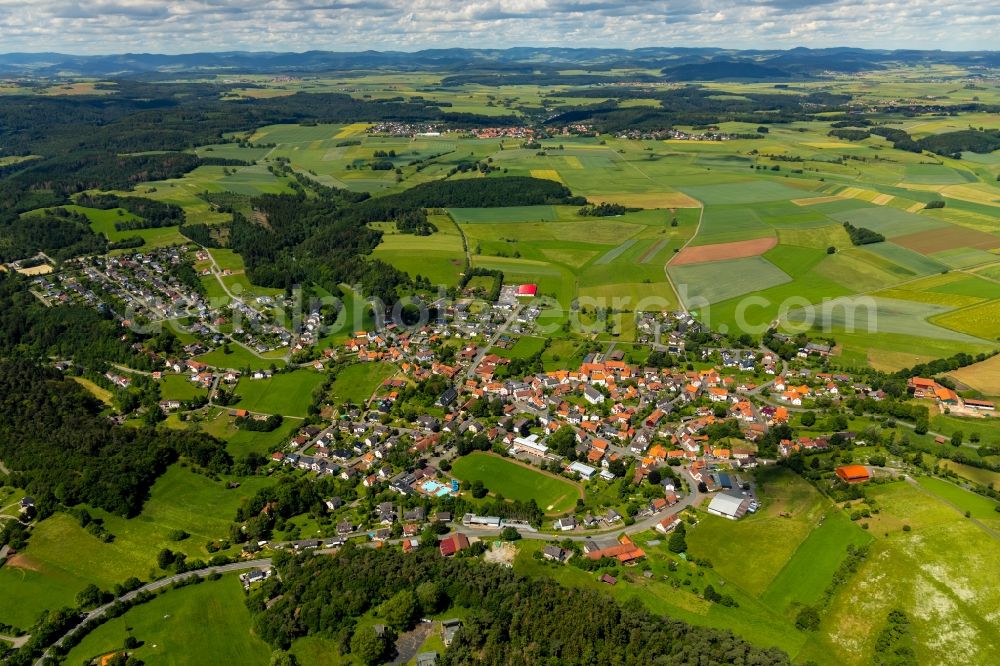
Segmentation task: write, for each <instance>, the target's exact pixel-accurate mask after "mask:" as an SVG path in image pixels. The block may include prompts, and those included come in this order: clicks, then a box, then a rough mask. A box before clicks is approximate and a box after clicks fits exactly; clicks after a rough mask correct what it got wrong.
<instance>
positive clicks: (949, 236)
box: [892, 226, 1000, 254]
mask: <svg viewBox="0 0 1000 666" xmlns="http://www.w3.org/2000/svg"><path fill="white" fill-rule="evenodd" d="M892 242H893V243H895V244H896V245H902V246H903V247H906V248H909V249H911V250H913V251H915V252H919V253H921V254H933V253H935V252H943V251H945V250H955V249H959V248H977V249H980V250H992V249H994V248H996V247H1000V236H994V235H993V234H988V233H984V232H982V231H977V230H975V229H968V228H966V227H958V226H956V227H953V228H951V229H949V230H948V231H947V233H942V232H941V231H939V230H935V229H931V230H928V231H919V232H917V233H914V234H906V235H904V236H896V237H895V238H893V239H892Z"/></svg>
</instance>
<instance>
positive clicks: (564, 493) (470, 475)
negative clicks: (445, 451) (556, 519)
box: [451, 451, 583, 515]
mask: <svg viewBox="0 0 1000 666" xmlns="http://www.w3.org/2000/svg"><path fill="white" fill-rule="evenodd" d="M451 474H452V475H453V476H455V478H457V479H459V480H461V481H469V482H473V481H482V482H483V485H485V486H486V488H487V489H488V490H489V491H490V492H491V493H493V494H494V495H503V496H504V497H505V498H507V499H512V500H518V501H521V502H527V501H529V500H535V502H536V503H537V504H538V506H539V507H540V508H541V509H542V511H544V512H545V513H547V514H550V515H559V514H562V513H565V512H567V511H569V510H571V509H572V508H573V507H574V506H576V500H577V498H580V497H583V490H582V489H581V488H580V486H579V484H576V483H574V482H572V481H570V480H568V479H563V478H561V477H558V476H555V475H553V474H549V473H548V472H542V471H540V470H538V469H536V468H532V467H530V466H528V465H525V464H523V463H517V462H514V461H511V460H507V459H505V458H501V457H500V456H497V455H494V454H491V453H483V452H481V451H473V452H472V453H470V454H469V455H467V456H463V457H461V458H458V459H456V460H455V462H454V464H453V465H452V468H451Z"/></svg>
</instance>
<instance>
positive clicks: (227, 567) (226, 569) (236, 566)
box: [35, 558, 271, 666]
mask: <svg viewBox="0 0 1000 666" xmlns="http://www.w3.org/2000/svg"><path fill="white" fill-rule="evenodd" d="M270 566H271V560H270V558H263V559H259V560H247V561H246V562H233V563H232V564H223V565H221V566H217V567H206V568H205V569H197V570H195V571H186V572H184V573H182V574H175V575H173V576H168V577H167V578H161V579H160V580H157V581H153V582H152V583H148V584H146V585H143V586H142V587H140V588H139V589H137V590H133V591H131V592H128V593H127V594H123V595H122V596H120V597H118V598H117V599H115V601H112V602H111V603H109V604H104V605H103V606H100V607H99V608H95V609H94V610H92V611H89V612H87V613H85V614H84V615H83V618H82V620H81V621H80V624H78V625H76V626H75V627H73V628H72V629H70V630H69V631H67V632H66V633H65V634H63V635H62V637H60V638H59V640H57V641H56V642H55V643H54V644H53V647H55V646H59V645H62V644H63V643H64V642H65V641H66V639H67V638H69V637H70V636H72V635H74V634H75V633H76V632H77V631H79V630H80V627H81V626H82V625H83V624H84V623H86V622H87V621H88V620H93V619H95V618H99V617H101V616H102V615H104V614H105V613H107V612H108V609H109V608H111V606H112V605H113V604H115V603H117V602H119V601H130V600H132V599H134V598H135V597H137V596H138V595H139V594H140V593H142V592H152V591H154V590H159V589H160V588H163V587H166V586H168V585H170V584H171V583H175V582H177V581H179V580H183V579H185V578H190V577H191V576H203V577H204V576H208V575H210V574H213V573H220V574H221V573H231V572H233V571H246V570H247V569H264V568H267V567H270ZM51 649H52V648H51V647H50V648H47V649H46V650H45V652H44V653H43V654H42V656H41V657H39V658H38V660H37V661H36V662H35V666H42V663H43V662H44V661H45V659H46V658H47V657H48V656H49V652H50V650H51Z"/></svg>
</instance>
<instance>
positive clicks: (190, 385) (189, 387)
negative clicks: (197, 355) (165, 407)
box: [160, 375, 208, 400]
mask: <svg viewBox="0 0 1000 666" xmlns="http://www.w3.org/2000/svg"><path fill="white" fill-rule="evenodd" d="M203 395H208V391H206V390H205V389H203V388H201V387H200V386H198V385H197V384H195V383H194V382H192V381H191V377H190V375H163V379H161V380H160V397H161V398H162V399H163V400H191V399H192V398H196V397H198V396H203Z"/></svg>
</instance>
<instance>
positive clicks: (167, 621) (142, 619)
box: [66, 575, 271, 666]
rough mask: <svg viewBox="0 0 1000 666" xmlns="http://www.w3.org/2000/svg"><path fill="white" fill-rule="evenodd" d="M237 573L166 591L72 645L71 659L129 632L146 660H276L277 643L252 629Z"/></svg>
mask: <svg viewBox="0 0 1000 666" xmlns="http://www.w3.org/2000/svg"><path fill="white" fill-rule="evenodd" d="M243 599H244V597H243V589H242V585H241V584H240V581H239V579H238V578H237V577H236V576H235V575H228V576H224V577H222V578H220V579H219V580H215V581H205V582H203V583H199V584H197V585H189V586H187V587H183V588H180V589H177V590H168V591H166V592H163V593H161V594H160V595H159V596H158V597H157V598H156V599H153V600H152V601H150V602H148V603H145V604H142V605H140V606H136V607H135V608H133V609H131V610H129V611H128V612H127V613H125V614H124V615H122V616H121V617H118V618H115V619H113V620H110V621H108V622H107V623H105V624H103V625H101V626H99V627H97V628H96V629H95V630H94V631H92V632H91V633H90V634H88V635H87V636H86V637H85V638H84V639H83V640H82V641H80V644H79V645H77V646H76V647H74V648H73V649H72V650H70V652H69V654H68V655H67V657H66V662H67V663H71V664H79V663H83V662H84V661H86V660H88V659H92V658H94V657H98V656H101V655H103V654H107V653H108V652H112V651H114V650H117V649H121V647H122V645H123V643H124V641H125V639H126V638H127V637H128V636H134V637H135V638H137V639H138V640H139V641H140V642H141V643H142V645H141V647H139V648H137V649H135V650H134V651H131V652H130V654H134V655H135V657H136V658H138V659H141V660H142V661H143V662H144V663H146V664H150V665H151V666H152V665H155V664H178V665H180V664H191V665H192V666H193V665H195V664H247V665H248V666H250V665H253V664H259V665H260V666H266V664H268V662H269V661H270V657H271V649H270V648H269V647H268V646H267V644H266V643H264V642H263V641H262V640H260V639H259V638H257V637H256V636H255V635H254V634H253V633H252V632H251V617H250V611H249V610H248V609H247V607H246V605H245V604H244V603H243Z"/></svg>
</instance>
